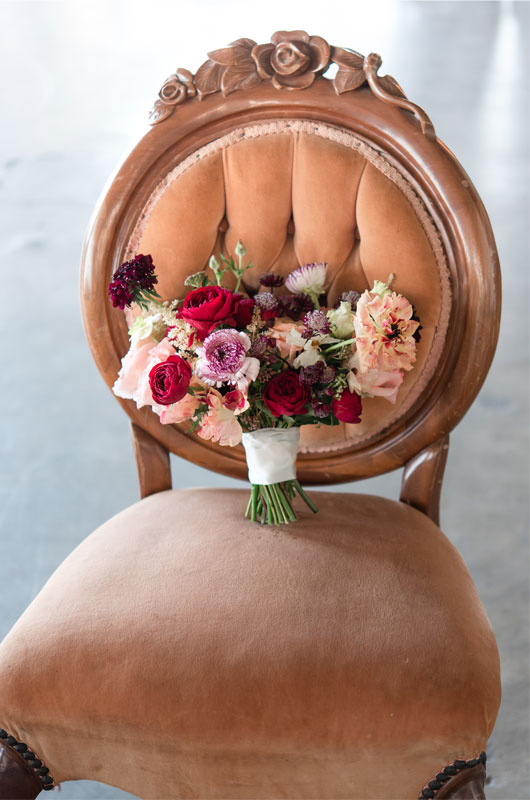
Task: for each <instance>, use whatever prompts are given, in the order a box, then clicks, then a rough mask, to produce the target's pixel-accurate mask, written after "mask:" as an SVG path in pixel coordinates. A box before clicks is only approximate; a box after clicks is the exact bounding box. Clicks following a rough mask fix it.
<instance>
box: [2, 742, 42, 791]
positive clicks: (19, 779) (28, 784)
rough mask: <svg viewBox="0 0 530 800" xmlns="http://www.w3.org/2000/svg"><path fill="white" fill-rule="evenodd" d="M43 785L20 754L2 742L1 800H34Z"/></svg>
mask: <svg viewBox="0 0 530 800" xmlns="http://www.w3.org/2000/svg"><path fill="white" fill-rule="evenodd" d="M41 789H42V784H41V782H40V780H39V778H38V777H37V775H36V774H35V772H34V770H33V769H32V768H31V767H30V766H28V764H27V763H26V761H25V760H24V759H23V757H22V756H21V754H20V753H17V751H16V750H13V748H12V747H10V746H9V745H8V744H5V742H3V741H2V740H0V800H34V798H35V797H37V795H38V794H40V791H41Z"/></svg>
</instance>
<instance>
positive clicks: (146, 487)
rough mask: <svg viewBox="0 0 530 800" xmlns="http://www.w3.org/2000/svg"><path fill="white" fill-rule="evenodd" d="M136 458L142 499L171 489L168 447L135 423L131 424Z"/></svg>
mask: <svg viewBox="0 0 530 800" xmlns="http://www.w3.org/2000/svg"><path fill="white" fill-rule="evenodd" d="M131 434H132V440H133V448H134V457H135V459H136V467H137V469H138V483H139V484H140V497H141V498H142V499H143V498H144V497H149V495H150V494H156V492H163V491H165V490H166V489H171V487H172V483H171V466H170V463H169V452H168V449H167V447H164V445H163V444H161V443H160V442H158V441H157V440H156V439H153V437H152V436H151V435H150V434H149V433H147V431H145V430H144V429H143V428H141V427H140V426H139V425H136V423H135V422H131Z"/></svg>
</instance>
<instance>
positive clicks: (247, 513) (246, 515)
mask: <svg viewBox="0 0 530 800" xmlns="http://www.w3.org/2000/svg"><path fill="white" fill-rule="evenodd" d="M251 510H252V492H250V497H249V498H248V505H247V510H246V511H245V517H248V515H249V514H250V512H251Z"/></svg>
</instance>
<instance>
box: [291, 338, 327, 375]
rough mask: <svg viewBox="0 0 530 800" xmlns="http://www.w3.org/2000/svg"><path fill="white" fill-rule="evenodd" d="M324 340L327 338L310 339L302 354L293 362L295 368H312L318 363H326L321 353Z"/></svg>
mask: <svg viewBox="0 0 530 800" xmlns="http://www.w3.org/2000/svg"><path fill="white" fill-rule="evenodd" d="M322 338H324V339H325V338H327V337H321V336H315V337H314V338H313V339H308V340H307V341H306V342H305V344H304V349H303V350H302V352H301V353H300V354H299V355H297V356H296V358H295V360H294V361H293V366H294V367H297V368H298V367H310V366H311V365H312V364H316V363H317V361H325V359H324V356H322V354H321V353H320V343H321V341H322Z"/></svg>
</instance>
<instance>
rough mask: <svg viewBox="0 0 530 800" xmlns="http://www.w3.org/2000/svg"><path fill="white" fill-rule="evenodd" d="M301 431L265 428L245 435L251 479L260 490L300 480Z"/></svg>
mask: <svg viewBox="0 0 530 800" xmlns="http://www.w3.org/2000/svg"><path fill="white" fill-rule="evenodd" d="M299 441H300V428H262V429H261V430H259V431H252V432H251V433H244V434H243V440H242V442H243V447H244V448H245V453H246V455H247V466H248V479H249V481H250V483H255V484H258V485H259V486H270V485H271V484H272V483H283V481H290V480H293V479H294V478H296V453H297V450H298V442H299Z"/></svg>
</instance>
